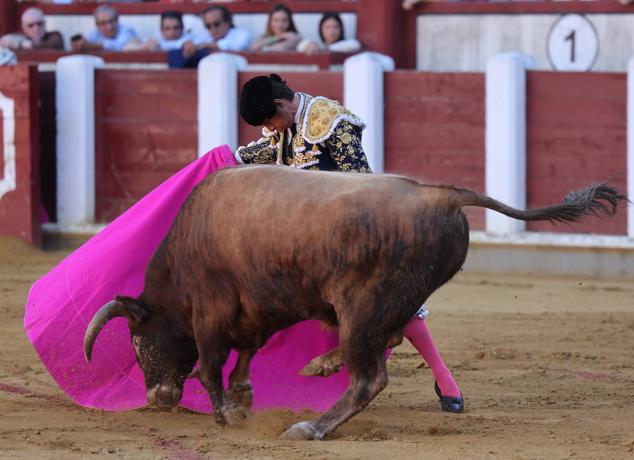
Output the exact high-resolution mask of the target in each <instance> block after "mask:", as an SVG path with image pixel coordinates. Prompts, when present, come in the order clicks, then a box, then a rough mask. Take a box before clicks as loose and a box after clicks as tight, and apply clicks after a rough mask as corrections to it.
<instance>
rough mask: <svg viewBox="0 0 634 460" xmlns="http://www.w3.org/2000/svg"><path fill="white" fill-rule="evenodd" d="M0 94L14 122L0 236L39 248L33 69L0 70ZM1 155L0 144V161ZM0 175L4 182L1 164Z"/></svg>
mask: <svg viewBox="0 0 634 460" xmlns="http://www.w3.org/2000/svg"><path fill="white" fill-rule="evenodd" d="M0 92H2V94H3V95H4V96H5V97H7V98H10V99H13V102H14V120H15V124H14V126H15V189H14V190H11V191H8V192H7V193H5V194H4V195H3V196H2V197H0V233H1V234H3V235H15V236H19V237H20V238H22V239H24V240H25V241H27V242H29V243H33V244H37V245H39V244H41V241H42V233H41V225H40V215H39V211H40V180H39V179H40V177H39V161H40V148H39V113H38V109H37V105H38V97H39V96H38V83H37V68H36V67H34V66H25V65H19V66H8V67H0ZM0 116H1V115H0ZM4 153H5V152H4V145H3V144H1V143H0V157H2V156H4ZM0 171H1V172H0V178H4V164H3V165H2V170H0Z"/></svg>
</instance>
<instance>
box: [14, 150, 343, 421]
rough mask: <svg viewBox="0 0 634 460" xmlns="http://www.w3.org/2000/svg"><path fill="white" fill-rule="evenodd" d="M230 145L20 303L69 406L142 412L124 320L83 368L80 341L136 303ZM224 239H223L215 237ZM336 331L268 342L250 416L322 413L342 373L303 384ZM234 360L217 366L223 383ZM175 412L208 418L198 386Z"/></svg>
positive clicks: (257, 364) (315, 328)
mask: <svg viewBox="0 0 634 460" xmlns="http://www.w3.org/2000/svg"><path fill="white" fill-rule="evenodd" d="M235 165H236V162H235V159H234V156H233V154H232V152H231V150H230V149H229V147H228V146H226V145H223V146H220V147H217V148H215V149H213V150H211V151H210V152H208V153H207V154H206V155H205V156H203V157H201V158H199V159H198V160H196V161H194V162H193V163H192V164H190V165H189V166H187V167H185V168H184V169H182V170H181V171H180V172H178V173H177V174H175V175H174V176H172V177H171V178H170V179H168V180H167V181H165V182H164V183H163V184H161V185H159V186H158V187H157V188H156V189H154V190H153V191H152V192H150V193H149V194H148V195H147V196H146V197H144V198H143V199H142V200H140V201H139V202H138V203H137V204H135V205H134V206H133V207H132V208H130V209H129V210H128V211H126V212H125V213H123V214H122V215H121V216H119V217H118V218H117V219H116V220H115V221H113V222H112V223H111V224H110V225H108V226H107V227H106V228H104V229H103V230H102V231H101V232H99V233H98V234H97V235H95V236H94V237H93V238H92V239H90V240H89V241H87V242H86V243H85V244H84V245H82V246H81V247H80V248H79V249H77V250H76V251H74V252H73V253H72V254H70V255H69V256H68V257H66V259H64V260H63V261H62V262H60V264H59V265H57V266H56V267H55V268H54V269H53V270H51V272H49V273H48V274H46V275H45V276H44V277H42V278H41V279H39V280H38V281H36V282H35V284H34V285H33V286H32V287H31V290H30V292H29V295H28V299H27V303H26V312H25V316H24V328H25V329H26V332H27V335H28V338H29V340H30V341H31V343H32V344H33V346H34V347H35V350H36V351H37V353H38V354H39V356H40V358H41V359H42V361H43V362H44V364H45V366H46V368H47V369H48V371H49V372H50V373H51V375H52V376H53V378H54V379H55V381H56V382H57V383H58V384H59V386H60V387H61V388H62V389H63V390H64V391H65V392H66V394H67V395H68V396H69V397H70V398H71V399H72V400H73V401H75V402H76V403H78V404H80V405H82V406H87V407H94V408H98V409H105V410H108V411H119V410H129V409H135V408H138V407H142V406H144V405H146V404H147V401H146V392H145V385H144V381H143V374H142V372H141V370H140V368H139V366H138V364H137V362H136V358H135V355H134V349H133V347H132V343H131V340H130V332H129V329H128V326H127V321H126V320H125V319H122V318H117V319H114V320H112V321H110V322H109V323H108V324H107V325H106V326H105V327H104V329H102V331H101V334H100V335H99V337H98V338H97V341H96V342H95V346H94V349H93V355H92V362H91V363H86V361H85V359H84V354H83V337H84V332H85V330H86V327H87V325H88V323H89V322H90V320H91V319H92V316H93V315H94V313H95V312H96V311H97V310H98V309H99V308H100V307H101V306H103V305H104V304H105V303H106V302H108V301H110V300H112V299H113V298H114V296H115V295H117V294H120V295H128V296H133V297H136V296H138V295H139V294H140V293H141V292H142V290H143V277H144V273H145V268H146V266H147V264H148V262H149V260H150V257H151V256H152V253H153V252H154V250H155V249H156V248H157V247H158V245H159V243H160V242H161V240H162V239H163V238H164V237H165V235H166V234H167V232H168V231H169V229H170V227H171V225H172V221H173V220H174V217H175V216H176V214H177V213H178V210H179V208H180V206H181V204H182V203H183V202H184V200H185V198H186V197H187V196H188V195H189V193H190V192H191V190H192V189H193V188H194V186H195V185H196V184H197V183H198V182H200V181H201V180H202V179H204V178H205V177H207V176H208V175H209V174H210V173H212V172H213V171H215V170H217V169H220V168H225V167H229V166H235ZM219 238H222V235H219ZM337 344H338V339H337V335H336V331H332V330H331V331H324V330H322V329H321V327H320V325H319V323H318V322H316V321H304V322H302V323H299V324H296V325H295V326H293V327H290V328H288V329H285V330H283V331H280V332H278V333H277V334H275V335H274V336H273V337H272V338H271V339H270V340H269V342H268V343H267V344H266V346H265V347H264V348H262V349H261V350H260V351H259V352H258V353H257V354H256V355H255V357H254V359H253V361H252V364H251V382H252V385H253V393H254V401H253V408H254V409H256V410H257V409H268V408H276V407H277V408H288V409H291V410H303V409H310V410H314V411H323V410H325V409H327V408H329V407H330V406H331V405H332V404H334V402H335V401H336V400H338V399H339V398H340V397H341V395H342V393H343V391H344V390H345V388H346V387H347V385H348V373H347V371H346V370H345V369H344V370H343V371H341V372H339V373H337V374H335V375H333V376H330V377H328V378H321V377H302V376H299V375H298V371H299V370H300V369H301V368H302V367H303V366H304V365H305V364H306V363H307V362H308V361H310V360H311V359H312V358H314V357H315V356H318V355H320V354H322V353H323V352H325V351H327V350H329V349H331V348H333V347H335V346H337ZM236 357H237V355H236V353H235V352H231V356H230V357H229V360H228V362H227V364H226V365H225V368H224V372H223V374H224V378H225V385H226V379H227V377H228V374H229V372H230V371H231V369H233V366H234V364H235V361H236ZM180 404H181V406H183V407H186V408H189V409H192V410H195V411H199V412H210V411H211V403H210V401H209V396H208V394H207V392H206V391H205V390H204V389H203V387H202V386H201V384H200V382H199V381H198V380H197V379H190V380H188V381H187V382H186V384H185V388H184V393H183V398H182V400H181V403H180Z"/></svg>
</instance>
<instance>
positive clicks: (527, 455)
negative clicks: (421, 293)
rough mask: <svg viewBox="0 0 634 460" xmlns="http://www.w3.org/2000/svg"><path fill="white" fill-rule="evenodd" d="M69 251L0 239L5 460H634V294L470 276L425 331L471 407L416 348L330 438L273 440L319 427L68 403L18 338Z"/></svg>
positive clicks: (621, 285)
mask: <svg viewBox="0 0 634 460" xmlns="http://www.w3.org/2000/svg"><path fill="white" fill-rule="evenodd" d="M66 254H67V252H65V251H46V252H43V251H39V250H36V249H32V248H30V247H27V246H26V245H25V244H24V243H22V242H20V241H18V240H16V239H12V238H0V261H1V262H0V324H1V325H2V326H1V327H2V332H1V333H0V341H1V342H0V458H40V459H42V458H51V459H56V458H65V459H85V458H134V459H156V458H172V459H181V460H196V459H204V458H212V459H238V458H250V459H288V458H294V459H295V458H299V459H303V458H310V459H331V458H346V459H348V458H358V459H388V458H399V459H406V458H425V459H435V458H438V459H465V458H469V459H475V458H500V459H561V458H579V459H580V458H588V459H601V458H619V459H620V458H625V459H627V458H631V459H634V303H633V302H634V296H633V294H634V283H632V282H631V281H623V280H601V281H599V280H594V279H576V278H552V277H545V276H544V277H542V276H521V277H518V276H492V275H480V274H474V273H465V272H463V273H461V274H460V275H459V276H458V277H457V278H456V279H454V280H453V281H451V282H450V283H449V284H448V285H446V286H444V287H443V288H441V290H440V291H439V292H437V293H436V294H434V296H433V297H432V298H431V300H430V301H429V303H428V305H429V307H430V309H431V310H432V315H431V317H430V319H429V321H430V323H429V324H430V328H431V330H432V332H433V334H434V336H435V338H436V341H437V342H438V345H439V347H440V350H441V351H442V353H443V355H444V357H445V359H446V361H447V363H448V364H449V365H450V366H451V368H452V369H454V371H455V374H456V377H457V379H458V381H459V382H460V384H461V386H462V391H463V393H464V395H465V399H466V410H465V413H464V414H462V415H454V414H447V413H443V412H441V411H440V408H439V404H438V400H437V398H436V396H435V394H434V392H433V379H432V376H431V373H430V371H429V369H427V368H425V367H424V366H422V365H421V360H420V358H419V356H418V355H417V353H416V352H415V350H414V349H413V348H412V347H411V346H410V345H409V344H403V345H401V346H399V347H398V348H396V349H395V352H394V353H393V355H392V358H391V359H390V361H389V372H390V383H389V385H388V387H387V388H386V389H385V390H384V391H383V392H382V393H381V394H380V395H379V396H378V397H377V398H376V399H375V400H374V401H373V402H372V403H371V404H370V406H369V407H368V408H366V409H365V410H364V411H363V412H362V413H361V414H359V415H358V416H356V417H355V418H353V419H352V420H351V421H349V422H348V423H347V424H345V425H343V426H342V427H341V428H340V429H339V430H337V431H336V432H335V434H334V435H333V436H332V437H331V438H330V439H328V440H327V441H323V442H317V441H310V442H289V441H281V440H279V439H278V438H277V436H278V435H279V434H280V433H281V432H282V431H283V430H284V429H285V428H286V427H287V426H288V425H290V424H291V423H294V422H297V421H300V420H304V419H306V418H311V417H312V416H313V414H306V413H304V414H296V413H292V412H288V411H268V412H261V413H257V414H255V415H254V416H253V417H252V418H251V419H250V420H248V421H247V422H246V424H245V425H244V426H242V427H237V428H233V427H231V428H221V427H219V426H217V425H216V424H215V423H214V421H213V418H212V417H211V416H208V415H203V414H196V413H192V412H189V411H186V410H182V409H178V410H175V411H173V412H170V413H160V412H155V411H153V410H149V409H141V410H137V411H132V412H122V413H106V412H101V411H97V410H91V409H84V408H82V407H79V406H77V405H75V404H73V403H72V402H70V401H69V400H68V399H67V398H66V397H65V396H64V394H63V393H61V391H60V390H59V389H58V388H57V386H56V385H55V383H54V382H53V381H52V379H51V378H50V376H49V375H48V373H47V372H46V371H45V369H44V367H43V365H42V363H41V362H40V361H39V359H38V357H37V356H36V354H35V352H34V350H33V348H32V347H31V345H30V344H29V342H28V341H27V338H26V335H25V334H24V331H23V329H22V318H23V312H24V303H25V299H26V295H27V292H28V289H29V287H30V285H31V283H33V281H34V280H35V279H37V278H38V277H40V276H41V275H42V274H44V273H45V272H46V271H48V270H49V269H50V268H51V267H52V266H53V265H55V264H56V263H57V262H58V261H59V260H61V259H62V258H63V257H64V256H65V255H66Z"/></svg>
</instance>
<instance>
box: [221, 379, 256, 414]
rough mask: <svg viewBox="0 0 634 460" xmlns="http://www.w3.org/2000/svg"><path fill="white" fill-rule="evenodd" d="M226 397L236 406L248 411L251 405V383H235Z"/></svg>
mask: <svg viewBox="0 0 634 460" xmlns="http://www.w3.org/2000/svg"><path fill="white" fill-rule="evenodd" d="M227 396H228V398H229V399H230V400H231V401H233V403H234V404H236V405H237V406H241V407H244V408H246V409H250V408H251V404H252V403H253V389H252V387H251V383H249V382H242V383H236V384H235V385H233V386H232V387H231V388H230V389H229V391H228V392H227Z"/></svg>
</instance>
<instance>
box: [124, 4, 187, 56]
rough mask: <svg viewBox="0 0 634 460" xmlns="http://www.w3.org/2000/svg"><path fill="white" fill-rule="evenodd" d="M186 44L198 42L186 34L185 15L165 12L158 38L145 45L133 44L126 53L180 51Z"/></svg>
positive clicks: (176, 12)
mask: <svg viewBox="0 0 634 460" xmlns="http://www.w3.org/2000/svg"><path fill="white" fill-rule="evenodd" d="M186 42H196V37H194V35H193V34H191V33H189V32H185V26H184V24H183V14H182V13H180V12H178V11H165V12H164V13H161V31H160V32H157V34H156V37H152V38H150V39H148V40H147V41H146V42H145V43H139V44H136V43H131V44H128V45H127V46H126V51H171V50H180V49H181V48H182V47H183V45H184V44H185V43H186Z"/></svg>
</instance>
